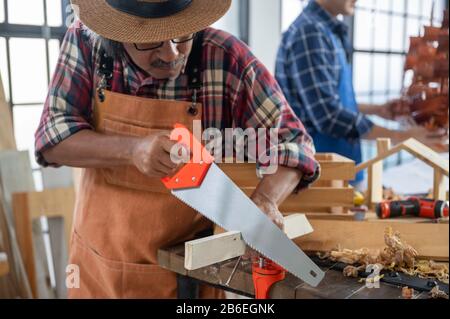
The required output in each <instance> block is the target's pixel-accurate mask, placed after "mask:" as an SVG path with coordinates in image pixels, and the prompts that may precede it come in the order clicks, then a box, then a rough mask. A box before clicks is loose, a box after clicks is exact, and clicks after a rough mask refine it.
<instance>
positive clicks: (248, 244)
mask: <svg viewBox="0 0 450 319" xmlns="http://www.w3.org/2000/svg"><path fill="white" fill-rule="evenodd" d="M172 194H173V195H174V196H175V197H176V198H178V200H180V201H182V202H183V203H184V204H185V205H187V206H189V207H190V208H191V209H193V210H195V211H196V212H198V213H200V214H201V215H202V216H203V217H205V218H206V219H208V220H210V221H211V222H213V223H215V224H217V225H219V226H220V227H221V228H223V229H226V228H225V227H224V225H222V224H221V223H219V222H216V221H215V220H213V219H212V218H210V217H208V216H206V215H205V214H203V212H199V211H198V210H197V209H195V208H194V207H192V206H191V205H190V204H189V203H186V202H185V201H184V200H182V199H181V198H179V197H178V196H177V194H176V193H175V192H172ZM226 230H227V231H230V230H229V229H226ZM244 241H245V240H244ZM245 243H246V244H247V246H249V247H250V248H251V249H253V250H255V251H257V252H258V253H260V254H261V255H263V256H265V257H266V258H268V259H270V260H272V261H273V262H275V263H276V264H278V265H280V266H282V265H281V263H280V262H279V261H278V260H274V259H271V258H269V257H267V254H265V253H263V252H262V251H261V250H259V249H258V248H256V247H254V246H253V245H252V244H250V243H248V242H247V241H245ZM282 267H283V268H284V266H282ZM285 269H286V268H285ZM286 270H287V271H289V272H290V273H293V272H291V271H290V270H289V269H286Z"/></svg>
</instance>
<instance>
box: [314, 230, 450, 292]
mask: <svg viewBox="0 0 450 319" xmlns="http://www.w3.org/2000/svg"><path fill="white" fill-rule="evenodd" d="M384 242H385V244H386V247H384V249H383V250H381V251H380V250H369V249H366V248H362V249H357V250H350V249H341V248H338V249H336V250H332V251H330V252H328V253H325V254H319V257H320V258H322V259H330V260H332V261H335V262H342V263H345V264H348V265H349V266H347V267H346V268H345V269H344V271H343V274H344V276H347V277H354V278H356V277H358V274H359V272H361V271H364V270H365V269H366V267H367V266H368V265H375V264H379V265H381V267H382V269H385V270H389V271H397V272H402V273H405V274H408V275H411V276H418V277H420V278H427V279H437V280H440V281H442V282H444V283H446V284H448V283H449V272H448V265H447V264H440V263H436V262H434V261H432V260H420V259H418V258H417V256H418V253H417V251H416V250H415V249H414V247H412V246H411V245H408V244H407V243H406V242H405V241H403V240H402V238H401V235H400V233H399V232H394V231H393V229H392V228H391V227H389V228H387V229H386V230H385V233H384ZM444 294H445V293H444Z"/></svg>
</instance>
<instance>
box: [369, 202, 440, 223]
mask: <svg viewBox="0 0 450 319" xmlns="http://www.w3.org/2000/svg"><path fill="white" fill-rule="evenodd" d="M376 211H377V215H378V217H379V218H381V219H386V218H393V217H400V216H415V217H423V218H431V219H437V218H442V217H448V202H444V201H442V200H433V199H423V198H417V197H410V198H408V199H407V200H404V201H385V202H382V203H380V204H377V206H376Z"/></svg>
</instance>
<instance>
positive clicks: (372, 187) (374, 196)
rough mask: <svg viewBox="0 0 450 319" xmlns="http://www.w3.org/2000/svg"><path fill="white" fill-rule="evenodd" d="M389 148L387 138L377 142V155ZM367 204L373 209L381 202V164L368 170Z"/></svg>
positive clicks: (376, 164)
mask: <svg viewBox="0 0 450 319" xmlns="http://www.w3.org/2000/svg"><path fill="white" fill-rule="evenodd" d="M390 148H391V140H390V139H388V138H383V139H381V138H380V139H378V140H377V154H383V153H385V152H387V151H389V149H390ZM367 176H368V190H367V194H368V196H367V204H368V205H369V207H373V206H374V205H375V204H377V203H380V202H381V201H383V162H378V163H375V164H373V165H372V166H370V167H369V169H368V175H367Z"/></svg>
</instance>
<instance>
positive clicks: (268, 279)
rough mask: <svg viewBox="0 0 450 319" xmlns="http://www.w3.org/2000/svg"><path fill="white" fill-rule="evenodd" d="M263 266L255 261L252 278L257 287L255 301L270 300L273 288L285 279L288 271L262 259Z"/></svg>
mask: <svg viewBox="0 0 450 319" xmlns="http://www.w3.org/2000/svg"><path fill="white" fill-rule="evenodd" d="M260 258H261V260H262V265H260V264H259V262H258V261H253V264H252V277H253V285H254V287H255V299H269V297H270V289H271V288H272V286H273V285H274V284H275V283H277V282H279V281H282V280H284V279H285V277H286V271H285V270H284V269H283V268H282V267H280V266H279V265H277V264H276V263H274V262H272V261H271V260H269V259H267V258H264V257H260Z"/></svg>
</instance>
